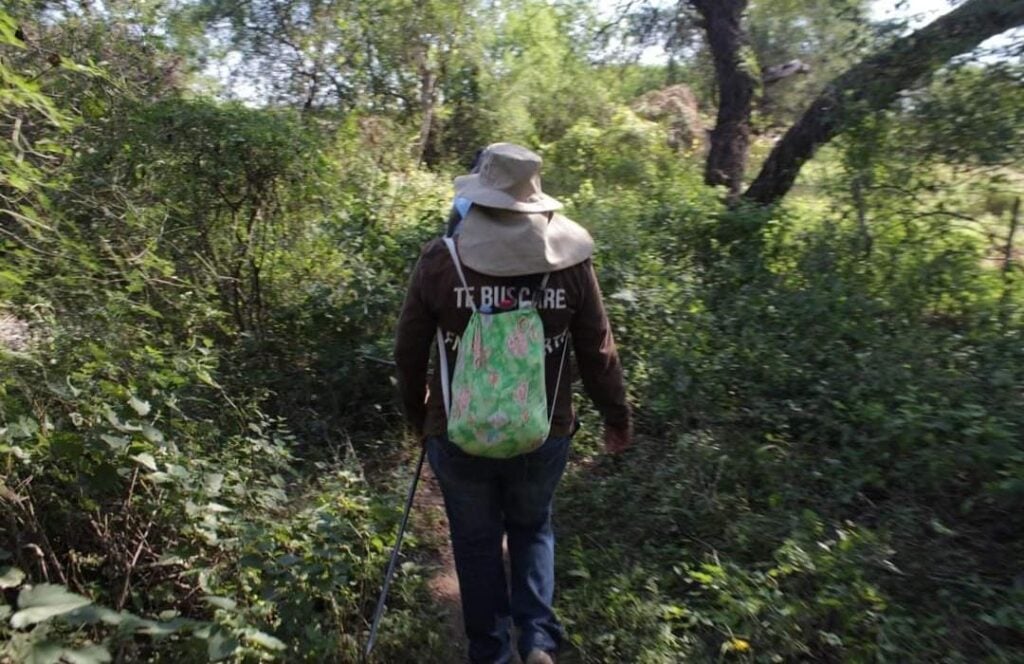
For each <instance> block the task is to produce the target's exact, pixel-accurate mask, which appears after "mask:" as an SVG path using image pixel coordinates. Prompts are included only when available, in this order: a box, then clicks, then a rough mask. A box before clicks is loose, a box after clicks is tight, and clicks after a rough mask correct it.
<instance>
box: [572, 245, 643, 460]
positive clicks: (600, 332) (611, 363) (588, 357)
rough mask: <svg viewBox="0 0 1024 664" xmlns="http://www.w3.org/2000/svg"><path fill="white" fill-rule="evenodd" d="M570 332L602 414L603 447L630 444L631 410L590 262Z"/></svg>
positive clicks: (588, 387)
mask: <svg viewBox="0 0 1024 664" xmlns="http://www.w3.org/2000/svg"><path fill="white" fill-rule="evenodd" d="M570 332H571V333H572V340H573V350H574V351H575V352H576V361H577V364H578V365H579V370H580V376H581V377H582V378H583V387H584V389H585V390H586V392H587V395H588V396H589V397H590V398H591V399H592V400H593V402H594V405H595V406H597V409H598V410H599V411H600V412H601V415H602V416H603V417H604V423H605V443H606V447H607V448H608V451H609V452H613V453H614V452H620V451H622V450H624V449H626V448H627V447H629V446H630V445H631V444H632V429H631V426H632V414H631V412H630V408H629V403H628V402H627V401H626V385H625V382H624V380H623V377H622V363H621V362H620V361H619V354H618V351H616V349H615V339H614V338H613V337H612V328H611V324H610V323H609V322H608V314H607V313H606V312H605V309H604V301H603V300H602V298H601V289H600V287H599V286H598V283H597V275H595V274H594V268H593V265H591V264H590V263H589V262H588V263H587V264H586V265H585V276H584V283H583V294H582V301H581V302H580V306H579V307H578V308H577V310H576V313H575V315H574V316H573V319H572V323H571V324H570Z"/></svg>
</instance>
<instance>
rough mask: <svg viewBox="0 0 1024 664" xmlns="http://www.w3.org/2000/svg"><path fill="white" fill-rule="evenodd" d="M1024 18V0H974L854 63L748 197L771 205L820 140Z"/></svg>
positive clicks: (774, 156)
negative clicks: (956, 56) (951, 59)
mask: <svg viewBox="0 0 1024 664" xmlns="http://www.w3.org/2000/svg"><path fill="white" fill-rule="evenodd" d="M1022 24H1024V0H968V2H966V3H964V4H963V5H961V6H960V7H958V8H957V9H955V10H953V11H951V12H949V13H948V14H946V15H944V16H941V17H939V18H938V19H936V20H935V21H933V22H932V23H929V24H928V25H927V26H925V27H923V28H921V29H920V30H918V31H916V32H914V33H913V34H910V35H908V36H906V37H902V38H900V39H898V40H896V41H895V42H894V43H893V44H892V45H891V46H889V47H888V48H885V49H884V50H882V51H880V52H879V53H876V54H875V55H873V56H871V57H869V58H867V59H866V60H863V61H861V62H860V63H858V64H856V65H854V66H853V67H851V68H850V69H848V70H847V71H846V72H844V73H843V74H841V75H840V76H839V77H838V78H836V79H834V80H833V81H832V82H831V83H829V85H828V86H827V87H826V88H825V90H824V92H822V93H821V94H820V95H819V96H818V98H817V99H815V100H814V102H812V103H811V105H810V107H809V108H808V109H807V110H806V111H805V112H804V114H803V117H801V118H800V120H799V121H798V122H797V123H796V124H795V125H793V126H792V127H791V128H790V129H789V131H788V132H786V135H785V136H783V137H782V139H781V140H780V141H779V143H778V144H777V145H776V146H775V148H774V149H773V150H772V152H771V154H770V155H769V156H768V159H767V160H766V161H765V163H764V165H763V166H762V167H761V172H760V173H759V174H758V176H757V179H755V180H754V182H753V184H751V185H750V188H749V189H747V191H746V193H745V194H744V195H743V196H744V198H746V199H748V200H751V201H754V202H756V203H760V204H763V205H768V204H771V203H774V202H776V201H778V200H779V199H781V198H782V197H783V196H785V195H786V192H788V191H789V190H790V188H791V187H792V186H793V182H794V181H795V180H796V176H797V174H799V172H800V168H801V167H802V166H803V164H804V162H806V161H807V160H808V159H810V158H811V157H812V156H813V155H814V152H815V150H817V149H818V147H819V146H821V145H823V144H825V143H827V142H828V141H830V140H831V139H832V138H833V137H835V136H836V135H837V134H838V133H840V132H841V131H843V129H845V128H847V127H850V126H852V125H855V124H856V123H857V122H859V121H860V120H861V119H863V118H864V117H865V116H867V115H869V114H870V113H873V112H876V111H880V110H882V109H885V108H887V107H889V106H890V105H891V104H892V103H893V102H894V101H896V99H897V97H898V96H899V93H900V92H901V91H902V90H905V89H906V88H908V87H910V86H911V85H913V84H914V82H915V81H917V80H918V79H920V78H921V77H922V76H925V75H927V74H930V73H931V72H933V71H935V70H936V69H938V68H939V67H941V66H942V65H943V64H945V63H946V62H948V61H949V59H950V58H952V57H953V56H955V55H959V54H960V53H964V52H967V51H969V50H971V49H973V48H974V47H976V46H977V45H978V44H980V43H981V42H983V41H985V40H986V39H988V38H989V37H993V36H995V35H998V34H1000V33H1002V32H1005V31H1006V30H1009V29H1011V28H1014V27H1017V26H1019V25H1022Z"/></svg>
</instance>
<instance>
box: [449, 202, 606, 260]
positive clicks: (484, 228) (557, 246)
mask: <svg viewBox="0 0 1024 664" xmlns="http://www.w3.org/2000/svg"><path fill="white" fill-rule="evenodd" d="M458 246H459V257H460V258H461V260H462V262H463V263H465V264H466V265H467V266H468V267H470V268H472V269H474V270H476V271H477V272H480V273H482V274H486V275H490V276H492V277H514V276H519V275H523V274H538V273H542V272H556V271H558V270H564V269H565V268H568V267H572V266H573V265H577V264H579V263H582V262H583V261H585V260H587V259H588V258H590V256H591V255H592V254H593V253H594V240H593V238H591V237H590V233H588V232H587V231H586V229H585V228H583V227H582V226H580V225H579V224H577V223H576V222H575V221H573V220H571V219H569V218H568V217H566V216H565V215H562V214H559V213H557V212H518V211H516V210H499V209H495V208H481V207H478V206H476V205H474V206H473V207H471V208H470V209H469V214H467V215H466V218H465V219H463V220H462V224H461V225H460V226H459V235H458Z"/></svg>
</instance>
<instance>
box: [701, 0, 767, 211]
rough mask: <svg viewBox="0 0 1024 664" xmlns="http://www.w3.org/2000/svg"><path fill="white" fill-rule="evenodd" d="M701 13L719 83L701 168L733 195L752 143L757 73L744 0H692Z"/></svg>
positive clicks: (710, 180) (740, 182)
mask: <svg viewBox="0 0 1024 664" xmlns="http://www.w3.org/2000/svg"><path fill="white" fill-rule="evenodd" d="M692 1H693V6H694V7H695V8H696V9H697V11H698V12H700V15H701V17H702V19H703V23H704V31H705V33H706V34H707V38H708V45H709V46H710V47H711V55H712V57H713V58H714V61H715V79H716V81H717V82H718V118H717V119H716V121H715V128H714V130H713V131H712V132H711V151H710V152H709V153H708V159H707V163H706V164H705V170H704V181H705V182H706V183H707V184H709V185H725V186H726V187H728V189H729V194H730V196H731V197H736V196H738V195H739V193H740V189H741V188H742V186H743V173H744V171H745V169H746V166H747V152H748V148H749V145H750V109H751V102H752V100H753V98H754V91H755V90H756V89H757V85H758V77H757V76H756V75H755V74H754V72H753V71H752V65H753V62H746V61H745V59H744V55H745V54H744V49H746V48H747V38H746V34H745V33H744V31H743V25H742V18H743V11H744V10H745V9H746V7H747V0H692Z"/></svg>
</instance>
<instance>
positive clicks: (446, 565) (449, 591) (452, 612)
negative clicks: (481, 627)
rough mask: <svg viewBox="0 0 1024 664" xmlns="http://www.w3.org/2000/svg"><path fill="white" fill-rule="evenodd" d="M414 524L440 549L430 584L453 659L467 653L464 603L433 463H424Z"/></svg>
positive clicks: (423, 536) (431, 545)
mask: <svg viewBox="0 0 1024 664" xmlns="http://www.w3.org/2000/svg"><path fill="white" fill-rule="evenodd" d="M413 514H414V515H415V516H414V519H413V527H414V528H415V530H416V532H417V534H418V535H419V537H420V538H421V539H422V540H423V541H425V542H426V543H427V544H428V545H429V546H430V547H431V548H433V549H435V550H436V551H437V557H436V560H435V564H436V566H437V567H436V569H435V570H434V572H433V573H432V574H431V576H430V579H429V580H428V581H427V585H428V587H429V588H430V594H431V595H432V596H433V598H434V602H435V603H436V604H437V605H438V607H440V608H441V610H442V613H443V615H444V617H445V632H446V634H445V636H447V638H448V642H449V643H450V644H451V657H452V659H451V661H452V662H458V661H461V660H462V658H464V657H465V653H466V634H465V630H464V629H463V626H462V604H461V602H460V601H459V579H458V577H457V576H456V575H455V557H454V556H453V555H452V545H451V540H450V539H449V537H448V518H447V517H446V516H445V513H444V498H443V497H442V496H441V487H440V486H438V484H437V478H436V477H434V471H433V470H431V468H430V464H424V465H423V475H422V476H421V478H420V485H419V488H418V489H417V491H416V499H415V506H414V508H413Z"/></svg>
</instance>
